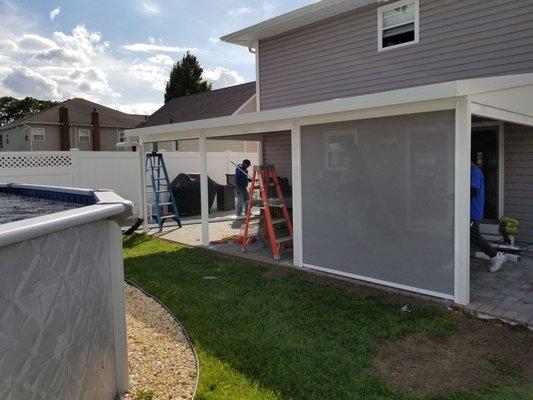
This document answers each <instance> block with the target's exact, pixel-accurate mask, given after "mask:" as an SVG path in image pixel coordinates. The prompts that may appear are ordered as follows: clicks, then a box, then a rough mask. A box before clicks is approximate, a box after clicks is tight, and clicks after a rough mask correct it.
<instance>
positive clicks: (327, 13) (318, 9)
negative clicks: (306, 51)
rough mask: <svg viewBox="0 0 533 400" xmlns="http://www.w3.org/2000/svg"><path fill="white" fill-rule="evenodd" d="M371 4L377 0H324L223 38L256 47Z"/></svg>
mask: <svg viewBox="0 0 533 400" xmlns="http://www.w3.org/2000/svg"><path fill="white" fill-rule="evenodd" d="M370 4H376V0H322V1H319V2H317V3H313V4H311V5H308V6H305V7H302V8H299V9H297V10H294V11H291V12H288V13H286V14H282V15H280V16H278V17H275V18H271V19H269V20H266V21H263V22H260V23H258V24H255V25H252V26H250V27H248V28H244V29H241V30H239V31H237V32H234V33H230V34H229V35H226V36H223V37H222V38H221V40H223V41H224V42H229V43H234V44H239V45H241V46H247V47H255V42H256V41H258V40H262V39H266V38H269V37H272V36H276V35H279V34H281V33H284V32H288V31H292V30H294V29H297V28H301V27H302V26H305V25H309V24H312V23H315V22H318V21H321V20H323V19H326V18H330V17H334V16H335V15H339V14H343V13H345V12H348V11H352V10H355V9H358V8H361V7H364V6H368V5H370Z"/></svg>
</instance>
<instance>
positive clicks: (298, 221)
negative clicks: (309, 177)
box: [291, 121, 303, 267]
mask: <svg viewBox="0 0 533 400" xmlns="http://www.w3.org/2000/svg"><path fill="white" fill-rule="evenodd" d="M301 145H302V141H301V127H300V121H295V122H294V124H293V126H292V130H291V159H292V220H293V246H294V254H293V258H294V259H293V264H294V266H295V267H302V266H303V240H302V167H301V165H302V163H301V161H302V147H301Z"/></svg>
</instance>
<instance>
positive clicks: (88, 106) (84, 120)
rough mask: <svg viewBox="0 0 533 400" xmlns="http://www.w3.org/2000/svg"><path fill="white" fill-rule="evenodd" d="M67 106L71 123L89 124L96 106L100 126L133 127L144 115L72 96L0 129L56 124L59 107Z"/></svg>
mask: <svg viewBox="0 0 533 400" xmlns="http://www.w3.org/2000/svg"><path fill="white" fill-rule="evenodd" d="M61 106H65V107H67V108H68V120H69V124H72V125H90V124H91V114H92V112H93V110H94V109H95V108H96V110H97V111H98V114H99V116H100V126H110V127H117V128H134V127H136V126H137V125H139V123H140V122H141V121H143V120H144V119H145V116H144V115H136V114H126V113H123V112H121V111H118V110H114V109H112V108H109V107H105V106H103V105H101V104H98V103H93V102H92V101H89V100H85V99H80V98H74V99H70V100H67V101H64V102H62V103H59V104H57V105H55V106H54V107H51V108H48V109H46V110H44V111H41V112H40V113H37V114H33V115H30V116H27V117H25V118H21V119H18V120H16V121H14V122H11V123H10V124H7V125H5V126H3V127H1V128H0V129H2V130H4V129H9V128H12V127H14V126H17V125H20V124H22V123H44V124H57V123H58V122H59V107H61Z"/></svg>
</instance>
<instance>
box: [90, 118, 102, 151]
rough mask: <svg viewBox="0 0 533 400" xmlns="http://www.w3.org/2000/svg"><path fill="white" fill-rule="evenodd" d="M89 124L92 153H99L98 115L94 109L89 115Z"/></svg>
mask: <svg viewBox="0 0 533 400" xmlns="http://www.w3.org/2000/svg"><path fill="white" fill-rule="evenodd" d="M91 123H92V125H93V129H92V133H91V139H92V142H93V151H100V115H99V114H98V111H97V110H96V108H94V109H93V112H92V114H91Z"/></svg>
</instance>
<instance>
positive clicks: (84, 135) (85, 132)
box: [78, 129, 91, 143]
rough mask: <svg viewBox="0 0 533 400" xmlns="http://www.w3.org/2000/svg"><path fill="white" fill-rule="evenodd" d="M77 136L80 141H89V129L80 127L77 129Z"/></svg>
mask: <svg viewBox="0 0 533 400" xmlns="http://www.w3.org/2000/svg"><path fill="white" fill-rule="evenodd" d="M78 137H79V139H80V143H81V142H84V143H87V142H90V141H91V130H90V129H80V130H79V131H78Z"/></svg>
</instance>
